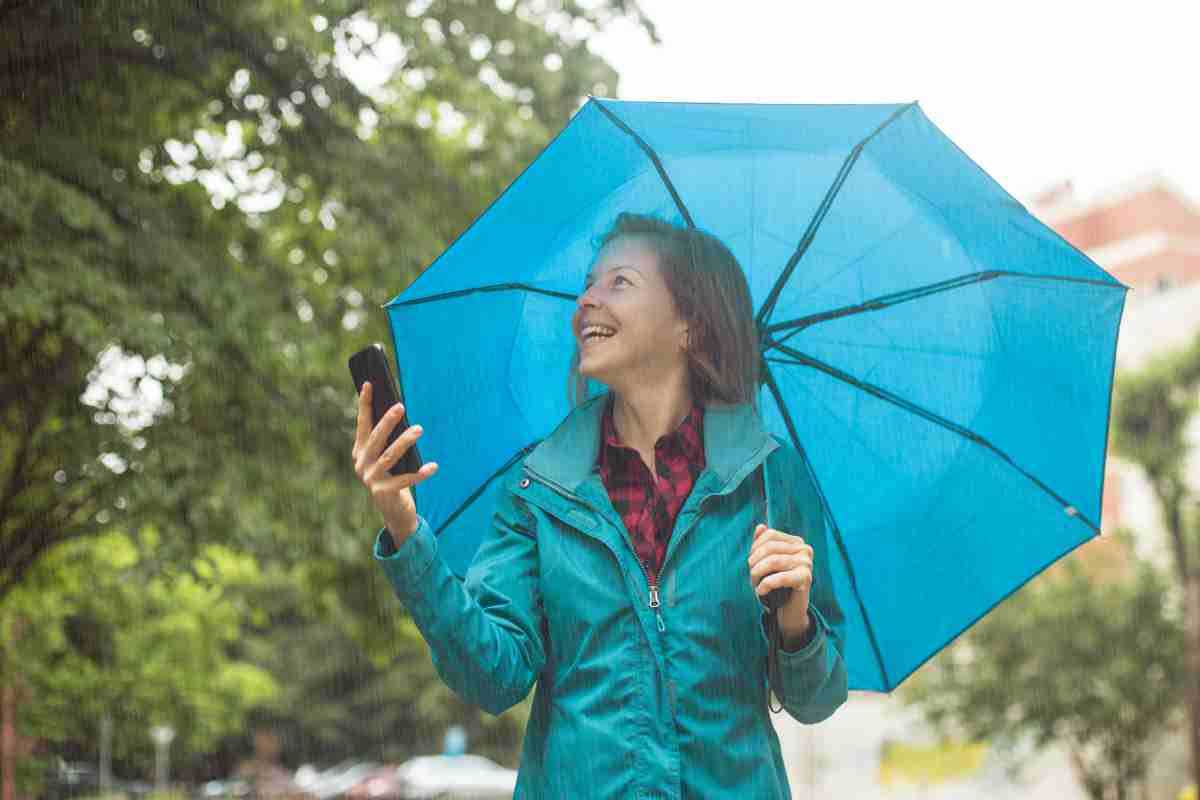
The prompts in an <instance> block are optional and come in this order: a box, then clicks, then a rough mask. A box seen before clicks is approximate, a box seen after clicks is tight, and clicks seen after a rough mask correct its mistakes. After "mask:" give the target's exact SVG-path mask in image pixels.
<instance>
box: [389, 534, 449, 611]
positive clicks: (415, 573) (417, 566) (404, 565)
mask: <svg viewBox="0 0 1200 800" xmlns="http://www.w3.org/2000/svg"><path fill="white" fill-rule="evenodd" d="M373 555H374V557H375V560H376V561H377V562H379V565H380V566H381V567H382V568H383V571H384V573H386V574H387V577H388V580H389V582H390V583H391V584H392V586H393V587H395V589H396V592H397V594H399V595H400V599H401V600H403V601H404V604H405V605H406V606H409V607H411V605H412V604H413V603H415V602H419V601H421V600H422V599H424V598H426V597H427V596H428V595H427V593H426V592H425V591H424V590H423V589H422V587H421V580H422V578H424V577H425V575H426V574H427V573H428V572H429V568H430V567H431V566H432V565H433V560H434V559H435V558H437V557H438V552H437V538H436V537H435V536H434V535H433V529H432V528H431V527H430V526H429V523H428V522H426V521H425V518H424V517H422V516H421V515H419V514H418V515H417V529H416V530H415V531H413V533H412V535H411V536H409V537H408V538H407V539H405V540H404V543H403V544H401V545H400V547H399V548H397V547H396V543H395V541H394V540H393V539H392V532H391V531H389V530H388V529H387V528H386V527H384V528H380V530H379V533H378V534H377V535H376V536H375V547H374V552H373Z"/></svg>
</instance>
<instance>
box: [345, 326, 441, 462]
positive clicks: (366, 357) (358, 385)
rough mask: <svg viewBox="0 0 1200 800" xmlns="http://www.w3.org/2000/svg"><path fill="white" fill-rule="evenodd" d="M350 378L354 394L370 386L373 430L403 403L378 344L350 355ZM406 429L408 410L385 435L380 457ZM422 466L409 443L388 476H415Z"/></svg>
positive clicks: (414, 449) (402, 391) (399, 389)
mask: <svg viewBox="0 0 1200 800" xmlns="http://www.w3.org/2000/svg"><path fill="white" fill-rule="evenodd" d="M399 370H400V368H399V366H398V365H397V367H396V372H397V374H399ZM350 374H351V375H352V376H353V377H354V391H355V393H356V394H359V395H361V394H362V387H363V384H364V383H367V382H370V384H371V413H372V415H373V416H374V420H373V421H372V422H371V427H372V429H374V427H375V426H376V425H378V424H379V420H380V419H382V418H383V415H384V414H386V413H387V412H388V409H389V408H391V407H392V406H394V405H396V403H403V402H404V387H403V385H402V384H400V383H397V382H396V381H393V380H392V371H391V370H390V369H389V368H388V362H387V354H386V353H384V351H383V348H382V347H380V346H379V345H378V344H372V345H369V346H367V347H364V348H363V349H362V350H359V351H358V352H357V353H355V354H354V355H352V356H350ZM406 428H408V409H407V408H405V410H404V416H403V418H401V420H400V421H399V422H398V423H396V425H395V427H393V428H392V432H391V433H390V434H388V440H387V443H386V444H384V446H383V448H382V449H380V451H379V452H380V453H382V452H383V451H384V450H387V448H388V445H390V444H391V443H392V442H394V441H396V439H397V437H399V436H400V434H402V433H404V431H405V429H406ZM423 463H424V462H423V461H421V454H420V453H419V452H417V443H416V442H413V443H412V446H411V447H409V448H408V452H406V453H405V454H404V455H403V456H401V457H400V460H399V461H397V462H396V463H395V464H392V466H391V467H390V468H389V469H388V473H389V474H391V475H403V474H405V473H408V472H416V471H417V470H419V469H420V468H421V465H422V464H423Z"/></svg>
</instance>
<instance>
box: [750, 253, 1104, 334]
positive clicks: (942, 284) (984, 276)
mask: <svg viewBox="0 0 1200 800" xmlns="http://www.w3.org/2000/svg"><path fill="white" fill-rule="evenodd" d="M1004 276H1014V277H1018V278H1034V279H1036V280H1046V281H1064V282H1069V283H1090V284H1094V285H1097V286H1111V287H1112V288H1114V289H1123V288H1125V287H1124V286H1123V285H1122V284H1119V283H1112V282H1111V281H1102V280H1098V279H1095V278H1074V277H1071V276H1069V275H1038V274H1034V273H1028V272H1014V271H1012V270H999V269H993V270H985V271H983V272H972V273H969V274H966V275H958V276H956V277H953V278H948V279H946V280H944V281H938V282H937V283H930V284H926V285H925V286H917V287H914V288H912V289H905V290H904V291H902V292H893V293H892V294H885V295H881V296H879V297H875V298H872V299H870V300H867V301H866V302H863V303H857V304H855V305H852V306H843V307H842V308H835V309H832V310H830V311H822V312H819V313H817V314H809V315H808V316H804V317H798V318H797V319H793V320H788V321H787V322H777V323H775V324H773V325H768V326H766V327H765V328H764V329H763V334H764V336H766V335H769V334H772V333H774V332H775V331H781V330H788V329H794V330H793V331H792V333H789V334H788V337H790V336H792V335H794V334H795V333H798V332H799V331H800V330H802V329H804V328H807V327H810V326H812V325H816V324H817V323H818V322H825V321H827V320H831V319H837V318H839V317H846V316H850V315H852V314H859V313H862V312H863V311H879V310H881V309H884V308H887V307H888V306H893V305H896V304H898V303H907V302H909V301H911V300H919V299H920V298H922V297H926V296H928V295H931V294H937V293H938V292H945V291H948V290H950V289H957V288H959V287H962V286H969V285H970V284H973V283H980V282H982V281H989V280H993V279H995V278H1000V277H1004ZM788 337H784V338H783V339H780V340H779V341H781V342H782V341H786V339H787V338H788ZM772 343H774V342H772Z"/></svg>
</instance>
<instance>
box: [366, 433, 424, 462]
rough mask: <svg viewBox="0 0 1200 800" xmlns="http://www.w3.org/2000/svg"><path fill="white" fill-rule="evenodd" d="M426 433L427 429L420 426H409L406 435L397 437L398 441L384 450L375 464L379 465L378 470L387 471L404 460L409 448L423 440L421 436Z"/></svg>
mask: <svg viewBox="0 0 1200 800" xmlns="http://www.w3.org/2000/svg"><path fill="white" fill-rule="evenodd" d="M424 432H425V429H424V428H422V427H421V426H420V425H412V426H409V427H408V428H407V429H406V430H405V431H404V433H402V434H400V435H399V436H397V437H396V441H394V442H392V444H391V446H390V447H388V449H386V450H384V451H383V454H382V455H380V456H379V459H378V460H377V461H376V462H375V463H376V464H378V467H377V469H387V468H388V467H390V466H392V464H394V463H396V462H397V461H399V460H400V459H401V458H403V457H404V454H405V453H407V452H408V448H410V447H412V445H413V442H415V441H417V439H419V438H421V434H422V433H424Z"/></svg>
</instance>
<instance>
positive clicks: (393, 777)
mask: <svg viewBox="0 0 1200 800" xmlns="http://www.w3.org/2000/svg"><path fill="white" fill-rule="evenodd" d="M397 770H398V767H397V765H396V764H387V765H385V766H382V767H379V768H378V769H374V770H371V771H370V772H368V773H367V774H365V775H363V776H362V779H361V780H359V782H358V783H356V784H354V785H353V786H351V787H350V788H349V789H347V790H346V793H345V794H344V795H343V797H345V798H346V800H403V798H404V795H403V794H401V790H400V776H399V774H398V772H397Z"/></svg>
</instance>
